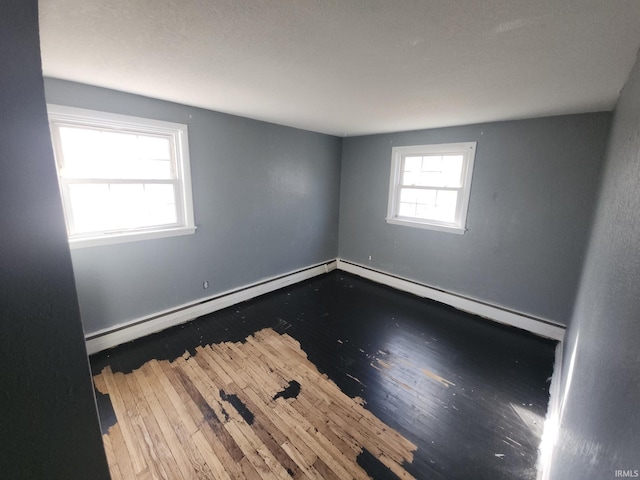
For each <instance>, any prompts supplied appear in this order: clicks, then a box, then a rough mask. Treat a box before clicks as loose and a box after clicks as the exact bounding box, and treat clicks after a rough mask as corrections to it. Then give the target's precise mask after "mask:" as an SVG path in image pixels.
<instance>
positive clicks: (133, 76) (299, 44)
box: [40, 0, 640, 136]
mask: <svg viewBox="0 0 640 480" xmlns="http://www.w3.org/2000/svg"><path fill="white" fill-rule="evenodd" d="M40 30H41V31H40V35H41V43H42V61H43V69H44V73H45V75H47V76H50V77H56V78H61V79H66V80H73V81H78V82H83V83H87V84H91V85H97V86H102V87H108V88H112V89H116V90H122V91H125V92H131V93H137V94H141V95H146V96H149V97H154V98H159V99H164V100H171V101H174V102H178V103H183V104H187V105H194V106H198V107H204V108H208V109H211V110H218V111H222V112H228V113H233V114H237V115H242V116H245V117H250V118H256V119H259V120H265V121H269V122H274V123H279V124H282V125H289V126H294V127H298V128H303V129H308V130H313V131H318V132H324V133H330V134H334V135H339V136H352V135H360V134H368V133H380V132H391V131H401V130H415V129H421V128H432V127H442V126H450V125H462V124H471V123H478V122H487V121H495V120H509V119H519V118H529V117H539V116H546V115H558V114H565V113H577V112H590V111H601V110H610V109H612V108H613V106H614V104H615V101H616V99H617V97H618V93H619V91H620V89H621V88H622V87H623V85H624V82H625V80H626V78H627V76H628V74H629V72H630V70H631V67H632V65H633V63H634V61H635V57H636V52H637V50H638V47H639V46H640V0H422V1H420V0H41V1H40Z"/></svg>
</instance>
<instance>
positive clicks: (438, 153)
mask: <svg viewBox="0 0 640 480" xmlns="http://www.w3.org/2000/svg"><path fill="white" fill-rule="evenodd" d="M475 147H476V143H475V142H465V143H452V144H441V145H414V146H404V147H394V148H393V149H392V159H391V181H390V188H389V205H388V211H387V221H388V222H389V223H395V224H400V225H408V226H413V227H420V228H428V229H433V230H441V231H450V232H454V233H464V231H465V224H466V214H467V207H468V203H469V194H470V191H471V175H472V172H473V160H474V156H475Z"/></svg>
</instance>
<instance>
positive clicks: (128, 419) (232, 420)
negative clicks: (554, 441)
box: [91, 271, 555, 480]
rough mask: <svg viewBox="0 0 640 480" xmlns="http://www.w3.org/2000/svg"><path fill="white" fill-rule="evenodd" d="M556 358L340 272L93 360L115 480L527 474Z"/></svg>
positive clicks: (497, 330) (509, 334) (513, 334)
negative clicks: (144, 479) (147, 479)
mask: <svg viewBox="0 0 640 480" xmlns="http://www.w3.org/2000/svg"><path fill="white" fill-rule="evenodd" d="M554 349H555V343H554V342H552V341H547V340H544V339H541V338H538V337H535V336H532V335H529V334H526V333H524V332H521V331H518V330H516V329H512V328H508V327H504V326H501V325H497V324H494V323H492V322H488V321H486V320H483V319H480V318H478V317H474V316H472V315H468V314H465V313H462V312H460V311H457V310H455V309H452V308H450V307H446V306H443V305H441V304H437V303H435V302H432V301H428V300H425V299H420V298H417V297H414V296H412V295H409V294H406V293H402V292H398V291H395V290H393V289H390V288H387V287H384V286H381V285H377V284H374V283H372V282H369V281H367V280H364V279H361V278H359V277H355V276H352V275H350V274H345V273H343V272H337V271H336V272H331V273H329V274H326V275H323V276H321V277H316V278H314V279H311V280H308V281H305V282H302V283H300V284H297V285H293V286H291V287H287V288H285V289H282V290H279V291H277V292H273V293H271V294H268V295H265V296H262V297H259V298H257V299H254V300H251V301H249V302H245V303H242V304H240V305H236V306H233V307H230V308H228V309H225V310H222V311H219V312H216V313H214V314H211V315H207V316H205V317H202V318H200V319H197V320H195V321H193V322H189V323H187V324H184V325H180V326H178V327H174V328H172V329H169V330H166V331H164V332H160V333H158V334H155V335H151V336H149V337H147V338H144V339H140V340H137V341H134V342H130V343H129V344H126V345H123V346H120V347H117V348H114V349H111V350H108V351H105V352H101V353H99V354H97V355H94V356H92V357H91V366H92V371H93V374H94V386H95V388H96V399H97V404H98V410H99V414H100V421H101V426H102V428H103V438H104V444H105V451H106V454H107V460H108V462H109V468H110V469H111V473H112V478H114V480H118V479H122V480H128V479H136V480H137V479H142V478H149V479H156V478H166V479H170V480H179V479H182V478H184V479H192V478H193V479H198V478H199V479H207V478H230V479H232V478H255V479H263V478H274V479H283V478H296V479H298V478H299V479H302V478H323V479H326V478H339V479H342V478H345V479H346V478H376V479H384V478H421V479H422V478H425V479H448V480H449V479H454V480H455V479H468V478H473V479H491V480H495V479H525V480H529V479H534V478H536V468H535V464H536V459H537V449H538V445H539V443H540V435H541V432H542V425H543V421H544V416H545V414H546V408H547V403H548V400H549V391H548V389H549V382H548V379H549V378H550V376H551V374H552V370H553V361H554Z"/></svg>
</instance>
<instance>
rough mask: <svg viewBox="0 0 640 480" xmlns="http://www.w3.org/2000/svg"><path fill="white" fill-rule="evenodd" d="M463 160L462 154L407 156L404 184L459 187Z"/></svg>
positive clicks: (403, 177)
mask: <svg viewBox="0 0 640 480" xmlns="http://www.w3.org/2000/svg"><path fill="white" fill-rule="evenodd" d="M463 160H464V158H463V156H462V155H425V156H422V157H406V158H405V166H404V171H403V175H402V185H415V186H424V187H454V188H458V187H460V186H461V181H462V163H463Z"/></svg>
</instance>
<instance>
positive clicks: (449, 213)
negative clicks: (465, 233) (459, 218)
mask: <svg viewBox="0 0 640 480" xmlns="http://www.w3.org/2000/svg"><path fill="white" fill-rule="evenodd" d="M457 203H458V192H456V191H451V190H439V191H438V192H437V193H436V202H435V208H434V211H433V217H432V218H433V220H438V221H441V222H452V223H453V222H455V220H456V205H457Z"/></svg>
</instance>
